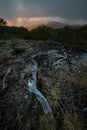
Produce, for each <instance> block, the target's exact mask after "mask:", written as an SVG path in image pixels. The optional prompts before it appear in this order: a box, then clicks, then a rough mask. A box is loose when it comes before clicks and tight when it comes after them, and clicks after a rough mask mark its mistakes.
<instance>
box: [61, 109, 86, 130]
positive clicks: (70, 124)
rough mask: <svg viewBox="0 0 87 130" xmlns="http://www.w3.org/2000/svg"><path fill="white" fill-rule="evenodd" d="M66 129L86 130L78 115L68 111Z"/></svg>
mask: <svg viewBox="0 0 87 130" xmlns="http://www.w3.org/2000/svg"><path fill="white" fill-rule="evenodd" d="M63 128H64V130H84V123H83V122H82V121H81V119H80V118H79V116H78V115H76V114H72V113H68V112H66V113H65V114H64V121H63Z"/></svg>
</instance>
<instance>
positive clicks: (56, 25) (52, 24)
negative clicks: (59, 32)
mask: <svg viewBox="0 0 87 130" xmlns="http://www.w3.org/2000/svg"><path fill="white" fill-rule="evenodd" d="M41 25H45V26H47V27H51V28H54V29H58V28H63V27H65V26H69V27H70V28H79V27H81V26H82V25H77V24H76V25H73V24H70V25H69V24H66V23H61V22H56V21H50V22H46V23H43V24H37V25H32V26H28V27H26V28H27V29H28V30H32V29H34V28H37V27H38V26H41Z"/></svg>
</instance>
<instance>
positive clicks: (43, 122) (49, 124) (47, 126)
mask: <svg viewBox="0 0 87 130" xmlns="http://www.w3.org/2000/svg"><path fill="white" fill-rule="evenodd" d="M39 130H56V121H55V118H54V116H53V115H42V116H40V118H39Z"/></svg>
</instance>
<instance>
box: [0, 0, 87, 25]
mask: <svg viewBox="0 0 87 130" xmlns="http://www.w3.org/2000/svg"><path fill="white" fill-rule="evenodd" d="M0 17H3V18H5V19H6V20H7V22H8V25H16V26H30V25H31V26H32V25H35V24H40V23H41V24H42V23H44V22H49V21H58V22H63V23H69V24H87V0H0Z"/></svg>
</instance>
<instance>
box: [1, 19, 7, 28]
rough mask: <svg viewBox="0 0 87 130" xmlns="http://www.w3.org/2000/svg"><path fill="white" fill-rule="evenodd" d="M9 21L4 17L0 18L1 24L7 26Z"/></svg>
mask: <svg viewBox="0 0 87 130" xmlns="http://www.w3.org/2000/svg"><path fill="white" fill-rule="evenodd" d="M6 24H7V22H6V21H5V20H4V18H0V26H6Z"/></svg>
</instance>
